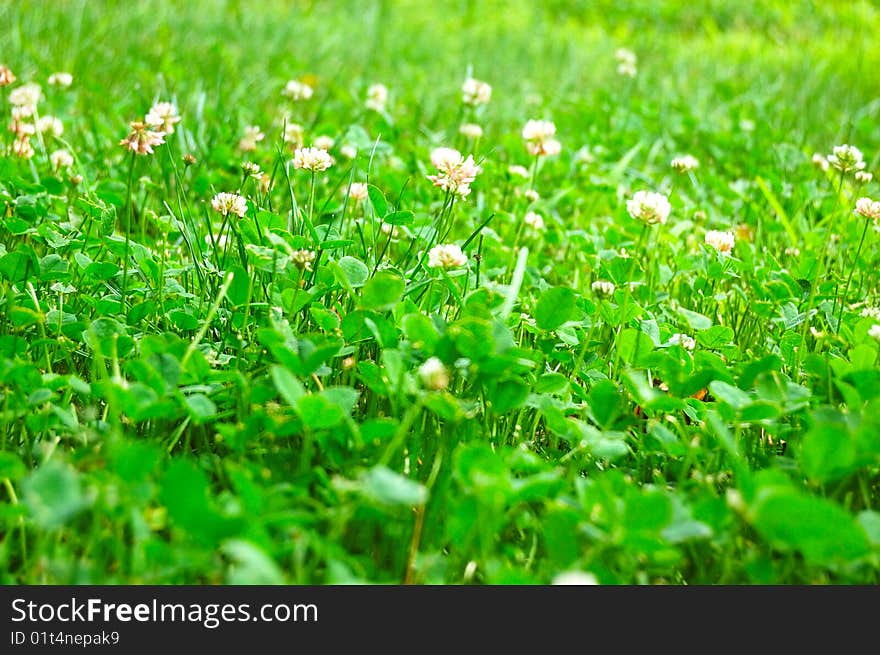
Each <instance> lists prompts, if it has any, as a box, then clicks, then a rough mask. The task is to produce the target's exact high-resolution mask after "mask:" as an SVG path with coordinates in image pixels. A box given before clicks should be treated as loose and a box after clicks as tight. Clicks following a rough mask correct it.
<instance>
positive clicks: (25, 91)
mask: <svg viewBox="0 0 880 655" xmlns="http://www.w3.org/2000/svg"><path fill="white" fill-rule="evenodd" d="M7 97H8V98H9V104H12V105H15V106H16V107H28V108H30V109H33V108H34V107H36V106H37V103H38V102H40V99H41V98H42V97H43V90H42V89H41V88H40V85H39V84H35V83H34V82H28V83H27V84H22V85H21V86H17V87H15V88H14V89H12V91H10V92H9V95H8V96H7Z"/></svg>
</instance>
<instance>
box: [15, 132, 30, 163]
mask: <svg viewBox="0 0 880 655" xmlns="http://www.w3.org/2000/svg"><path fill="white" fill-rule="evenodd" d="M12 154H13V155H15V156H16V157H19V158H21V159H30V158H31V157H33V156H34V147H33V146H32V145H31V142H30V139H28V138H27V137H24V138H18V139H15V141H13V142H12Z"/></svg>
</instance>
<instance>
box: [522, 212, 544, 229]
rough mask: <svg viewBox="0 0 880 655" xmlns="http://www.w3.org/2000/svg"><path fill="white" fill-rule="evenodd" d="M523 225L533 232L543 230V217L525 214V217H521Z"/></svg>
mask: <svg viewBox="0 0 880 655" xmlns="http://www.w3.org/2000/svg"><path fill="white" fill-rule="evenodd" d="M523 223H525V224H526V225H528V226H529V227H530V228H532V229H533V230H543V229H544V217H543V216H541V215H540V214H538V213H537V212H527V213H526V215H525V216H524V217H523Z"/></svg>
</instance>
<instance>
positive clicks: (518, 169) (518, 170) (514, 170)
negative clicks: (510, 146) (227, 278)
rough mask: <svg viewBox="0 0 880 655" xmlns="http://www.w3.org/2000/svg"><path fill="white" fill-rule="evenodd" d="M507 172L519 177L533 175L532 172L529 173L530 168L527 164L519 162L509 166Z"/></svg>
mask: <svg viewBox="0 0 880 655" xmlns="http://www.w3.org/2000/svg"><path fill="white" fill-rule="evenodd" d="M507 172H508V173H510V174H511V175H515V176H517V177H522V178H525V179H529V177H531V173H529V169H528V168H526V167H525V166H520V165H519V164H511V165H510V166H508V167H507Z"/></svg>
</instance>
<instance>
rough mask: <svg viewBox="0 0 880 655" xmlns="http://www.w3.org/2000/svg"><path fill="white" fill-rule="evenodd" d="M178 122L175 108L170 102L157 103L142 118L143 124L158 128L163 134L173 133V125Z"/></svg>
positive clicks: (178, 117) (178, 118)
mask: <svg viewBox="0 0 880 655" xmlns="http://www.w3.org/2000/svg"><path fill="white" fill-rule="evenodd" d="M179 122H180V116H179V115H178V114H177V107H176V106H175V105H174V104H173V103H171V102H157V103H156V104H154V105H153V106H152V107H150V111H148V112H147V115H146V116H145V117H144V123H146V124H147V125H149V126H150V127H158V128H159V129H160V130H161V131H162V132H165V134H173V133H174V125H175V124H176V123H179Z"/></svg>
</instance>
